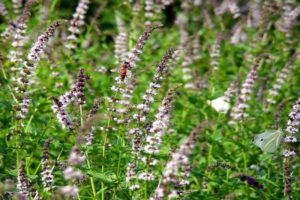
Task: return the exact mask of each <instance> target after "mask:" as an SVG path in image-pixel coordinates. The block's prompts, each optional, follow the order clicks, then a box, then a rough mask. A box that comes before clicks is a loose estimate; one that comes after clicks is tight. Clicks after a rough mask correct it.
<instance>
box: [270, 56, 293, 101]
mask: <svg viewBox="0 0 300 200" xmlns="http://www.w3.org/2000/svg"><path fill="white" fill-rule="evenodd" d="M292 63H293V59H292V58H290V59H289V60H288V62H287V63H286V64H285V66H284V67H283V68H282V69H281V71H280V72H279V73H278V74H277V76H276V80H275V83H274V84H273V86H272V89H270V90H269V93H268V98H267V100H266V101H267V103H269V104H275V103H276V100H275V98H276V97H277V96H278V95H279V91H280V90H281V88H282V86H283V85H284V83H285V82H286V81H287V78H288V76H289V74H290V71H291V69H292V66H293V65H292Z"/></svg>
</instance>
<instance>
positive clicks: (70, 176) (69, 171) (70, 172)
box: [63, 166, 83, 181]
mask: <svg viewBox="0 0 300 200" xmlns="http://www.w3.org/2000/svg"><path fill="white" fill-rule="evenodd" d="M63 173H64V178H65V179H66V180H77V181H78V180H81V179H82V178H83V174H82V172H81V171H79V170H75V169H74V168H73V167H71V166H68V167H67V168H66V169H65V170H64V171H63Z"/></svg>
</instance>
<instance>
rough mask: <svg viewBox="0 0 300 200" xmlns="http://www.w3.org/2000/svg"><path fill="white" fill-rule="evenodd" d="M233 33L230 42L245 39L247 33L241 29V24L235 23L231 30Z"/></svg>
mask: <svg viewBox="0 0 300 200" xmlns="http://www.w3.org/2000/svg"><path fill="white" fill-rule="evenodd" d="M232 32H233V34H232V36H231V38H230V42H231V44H239V43H242V42H244V41H246V40H247V34H246V33H245V32H244V31H243V29H242V25H241V24H240V23H237V24H236V25H235V26H234V27H233V30H232Z"/></svg>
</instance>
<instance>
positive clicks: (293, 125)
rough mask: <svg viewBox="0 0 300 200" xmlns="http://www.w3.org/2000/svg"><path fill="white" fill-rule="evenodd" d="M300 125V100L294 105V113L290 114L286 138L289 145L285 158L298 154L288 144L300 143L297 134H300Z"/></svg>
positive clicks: (285, 140) (284, 153)
mask: <svg viewBox="0 0 300 200" xmlns="http://www.w3.org/2000/svg"><path fill="white" fill-rule="evenodd" d="M299 125H300V98H298V100H297V101H296V103H295V104H294V105H293V109H292V111H291V112H290V113H289V120H288V122H287V127H286V129H285V131H286V133H287V134H286V136H285V138H284V142H285V143H286V144H287V145H286V148H285V150H284V152H283V155H284V157H291V156H295V155H296V152H295V150H294V149H292V148H291V147H290V146H289V145H288V144H290V143H295V142H297V141H298V139H297V136H296V134H297V133H298V132H299Z"/></svg>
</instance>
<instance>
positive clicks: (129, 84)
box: [109, 25, 161, 124]
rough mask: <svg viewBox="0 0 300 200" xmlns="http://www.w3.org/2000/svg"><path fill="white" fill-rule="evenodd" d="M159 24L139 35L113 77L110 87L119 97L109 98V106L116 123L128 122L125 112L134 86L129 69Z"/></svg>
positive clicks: (134, 64) (134, 65) (127, 109)
mask: <svg viewBox="0 0 300 200" xmlns="http://www.w3.org/2000/svg"><path fill="white" fill-rule="evenodd" d="M160 26H161V25H151V26H149V27H148V28H147V29H146V30H145V31H144V32H143V34H142V35H141V36H140V37H139V39H138V41H137V43H136V45H135V47H134V48H133V50H132V51H131V52H130V53H129V54H128V55H127V56H126V58H125V59H124V60H123V61H122V64H121V67H120V73H119V76H118V77H116V78H115V81H116V83H115V85H113V86H112V87H111V90H112V91H114V92H116V96H117V95H119V96H120V97H119V99H118V100H117V101H116V100H113V99H110V100H109V101H111V102H112V103H114V105H113V106H114V107H113V108H111V109H112V111H113V112H114V117H113V120H114V121H116V122H117V123H118V124H125V123H127V122H128V118H127V113H128V112H129V105H130V100H131V94H132V92H133V88H134V87H135V82H134V79H133V77H132V72H131V70H132V69H133V68H135V67H136V63H137V62H138V61H139V59H140V58H139V57H140V55H141V54H142V52H143V48H144V46H145V43H146V41H147V40H148V39H149V38H150V35H151V33H152V32H153V31H154V30H155V29H157V28H159V27H160Z"/></svg>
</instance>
